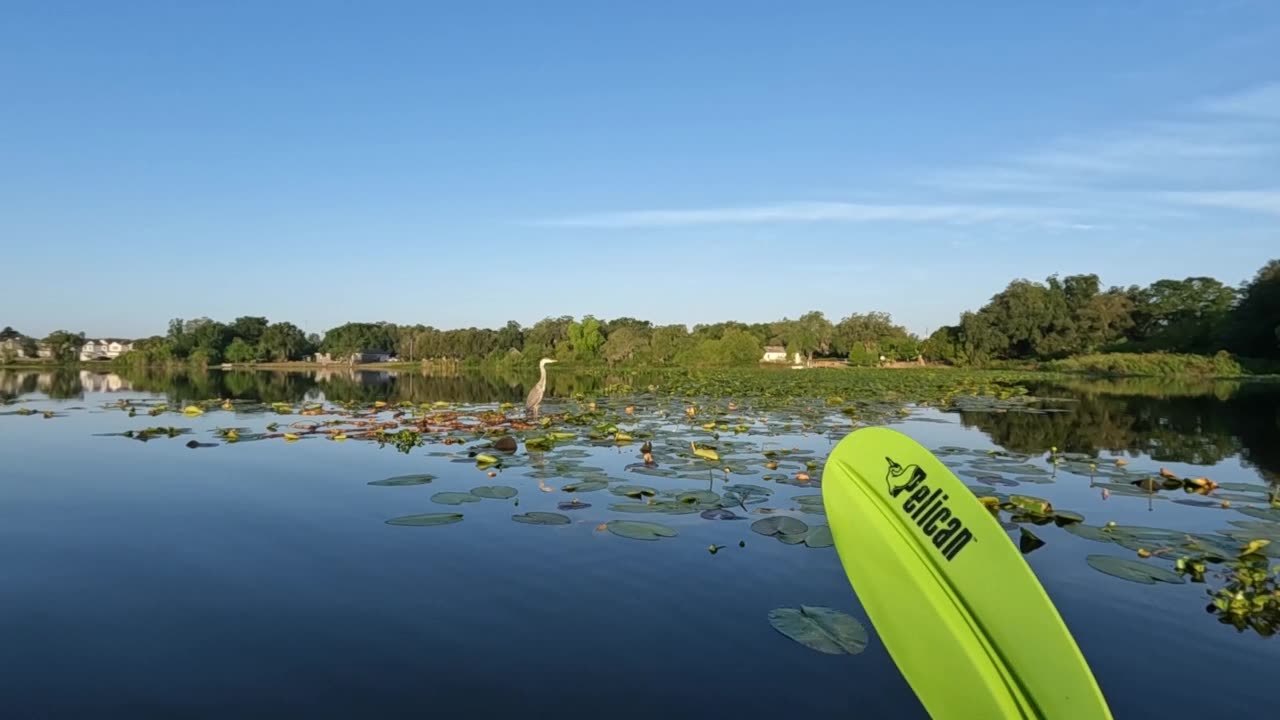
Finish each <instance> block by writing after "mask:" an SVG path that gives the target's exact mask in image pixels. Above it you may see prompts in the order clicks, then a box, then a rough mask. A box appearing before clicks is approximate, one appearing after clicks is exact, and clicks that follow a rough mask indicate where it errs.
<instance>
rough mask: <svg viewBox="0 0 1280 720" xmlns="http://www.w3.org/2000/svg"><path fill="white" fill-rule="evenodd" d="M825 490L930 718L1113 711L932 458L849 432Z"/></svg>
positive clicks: (1033, 584) (871, 612) (980, 510)
mask: <svg viewBox="0 0 1280 720" xmlns="http://www.w3.org/2000/svg"><path fill="white" fill-rule="evenodd" d="M822 498H823V503H824V504H825V506H826V510H827V516H828V518H829V521H830V525H831V534H832V536H833V537H834V539H835V545H836V550H837V552H838V553H839V555H840V562H841V564H843V565H844V569H845V573H846V574H847V575H848V577H849V582H850V583H851V584H852V585H853V589H854V591H855V592H856V593H857V595H858V598H859V600H861V602H862V605H863V607H864V608H865V609H866V611H867V615H868V616H870V618H871V622H872V624H873V625H875V628H876V631H877V632H878V634H879V635H880V637H881V639H882V640H883V641H884V644H885V647H886V648H887V649H888V651H889V654H890V655H891V656H892V657H893V660H894V662H895V663H896V664H897V665H898V669H899V670H901V671H902V674H903V675H904V676H905V677H906V679H907V682H908V683H909V684H910V685H911V688H912V689H913V690H914V691H915V693H916V696H917V697H919V698H920V701H921V703H923V705H924V707H925V709H927V710H928V711H929V714H930V715H931V716H933V717H934V718H937V719H938V720H948V719H953V718H954V719H956V720H997V719H1000V718H1051V719H1053V720H1059V719H1060V720H1102V719H1109V718H1111V712H1110V710H1109V709H1108V708H1107V703H1106V699H1105V698H1104V697H1103V695H1102V691H1101V690H1100V689H1099V688H1098V684H1097V682H1096V681H1095V680H1094V677H1093V673H1092V672H1090V670H1089V665H1088V663H1087V662H1085V659H1084V656H1083V655H1082V654H1081V653H1080V648H1079V647H1077V646H1076V643H1075V640H1074V639H1073V638H1072V637H1071V633H1070V631H1068V630H1067V626H1066V624H1065V623H1064V622H1063V621H1062V617H1061V616H1060V615H1059V614H1058V611H1057V609H1056V608H1055V607H1054V606H1053V603H1052V601H1050V600H1049V596H1048V595H1046V594H1045V591H1044V588H1043V587H1041V585H1040V582H1039V581H1038V580H1037V579H1036V576H1035V574H1034V573H1032V571H1031V568H1030V567H1029V566H1028V565H1027V563H1026V561H1025V560H1023V558H1022V556H1021V554H1020V553H1019V552H1018V549H1017V548H1016V547H1015V546H1014V544H1013V542H1012V541H1011V540H1010V539H1009V536H1008V535H1007V534H1006V533H1005V530H1004V529H1003V528H1002V527H1000V524H999V523H998V522H997V521H996V519H995V517H993V516H992V514H991V512H990V511H988V510H987V509H986V507H984V506H983V505H982V503H980V502H979V501H978V499H977V498H976V497H974V496H973V493H971V492H970V491H969V489H968V488H966V487H965V486H964V484H963V483H961V482H960V480H959V479H958V478H957V477H956V476H955V475H954V474H952V473H951V471H950V470H948V469H947V468H946V466H944V465H943V464H942V462H941V461H940V460H938V459H937V458H936V457H934V456H933V453H931V452H929V451H928V450H927V449H925V448H924V447H922V446H921V445H920V444H919V443H917V442H916V441H914V440H912V439H911V438H909V437H907V436H906V435H903V434H902V433H899V432H896V431H894V430H890V429H887V428H880V427H868V428H863V429H860V430H857V431H855V432H853V433H851V434H850V435H848V436H847V437H846V438H845V439H844V440H842V441H840V443H839V444H838V445H837V446H836V448H835V450H834V451H833V452H832V453H831V457H830V458H828V460H827V464H826V469H825V470H824V473H823V476H822Z"/></svg>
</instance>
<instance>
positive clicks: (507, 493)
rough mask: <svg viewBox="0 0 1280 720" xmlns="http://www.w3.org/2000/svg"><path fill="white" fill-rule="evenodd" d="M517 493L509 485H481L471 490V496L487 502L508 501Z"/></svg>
mask: <svg viewBox="0 0 1280 720" xmlns="http://www.w3.org/2000/svg"><path fill="white" fill-rule="evenodd" d="M517 493H519V491H518V490H516V489H515V488H513V487H511V486H510V485H481V486H480V487H474V488H471V494H472V495H475V496H476V497H480V498H485V499H487V500H510V499H511V498H513V497H515V496H516V494H517ZM464 502H465V501H464Z"/></svg>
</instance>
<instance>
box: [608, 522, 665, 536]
mask: <svg viewBox="0 0 1280 720" xmlns="http://www.w3.org/2000/svg"><path fill="white" fill-rule="evenodd" d="M605 527H606V528H607V529H608V530H609V532H611V533H613V534H614V535H617V536H618V537H624V538H630V539H632V540H657V539H658V538H664V537H668V538H670V537H675V536H676V535H678V534H679V533H677V532H676V531H675V530H674V529H672V528H669V527H667V526H666V525H659V524H658V523H651V522H639V521H636V520H610V521H609V522H607V523H605Z"/></svg>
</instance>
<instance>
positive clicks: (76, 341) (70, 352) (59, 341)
mask: <svg viewBox="0 0 1280 720" xmlns="http://www.w3.org/2000/svg"><path fill="white" fill-rule="evenodd" d="M44 342H45V344H46V345H48V346H49V352H50V354H51V355H52V356H53V359H54V360H55V361H57V362H61V363H67V362H75V361H76V360H78V359H79V358H80V349H81V348H82V347H84V333H82V332H81V333H73V332H70V331H67V330H54V331H53V332H51V333H49V335H48V336H46V337H45V339H44Z"/></svg>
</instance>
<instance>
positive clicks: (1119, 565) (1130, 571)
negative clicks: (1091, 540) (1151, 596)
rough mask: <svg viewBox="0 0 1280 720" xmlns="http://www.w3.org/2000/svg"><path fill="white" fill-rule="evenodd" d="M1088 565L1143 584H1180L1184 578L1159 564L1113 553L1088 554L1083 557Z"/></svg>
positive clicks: (1102, 571)
mask: <svg viewBox="0 0 1280 720" xmlns="http://www.w3.org/2000/svg"><path fill="white" fill-rule="evenodd" d="M1085 562H1087V563H1089V567H1091V568H1093V569H1094V570H1097V571H1098V572H1101V573H1106V574H1107V575H1111V576H1113V577H1118V578H1120V579H1122V580H1128V581H1130V582H1136V583H1142V584H1143V585H1155V584H1156V583H1157V582H1163V583H1169V584H1171V585H1180V584H1182V583H1184V582H1186V580H1184V579H1183V578H1182V576H1181V575H1178V574H1177V573H1175V572H1173V571H1172V570H1166V569H1164V568H1162V567H1160V566H1159V565H1153V564H1151V563H1146V562H1141V561H1138V560H1130V559H1129V558H1122V557H1116V556H1115V555H1090V556H1088V557H1087V558H1085Z"/></svg>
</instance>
